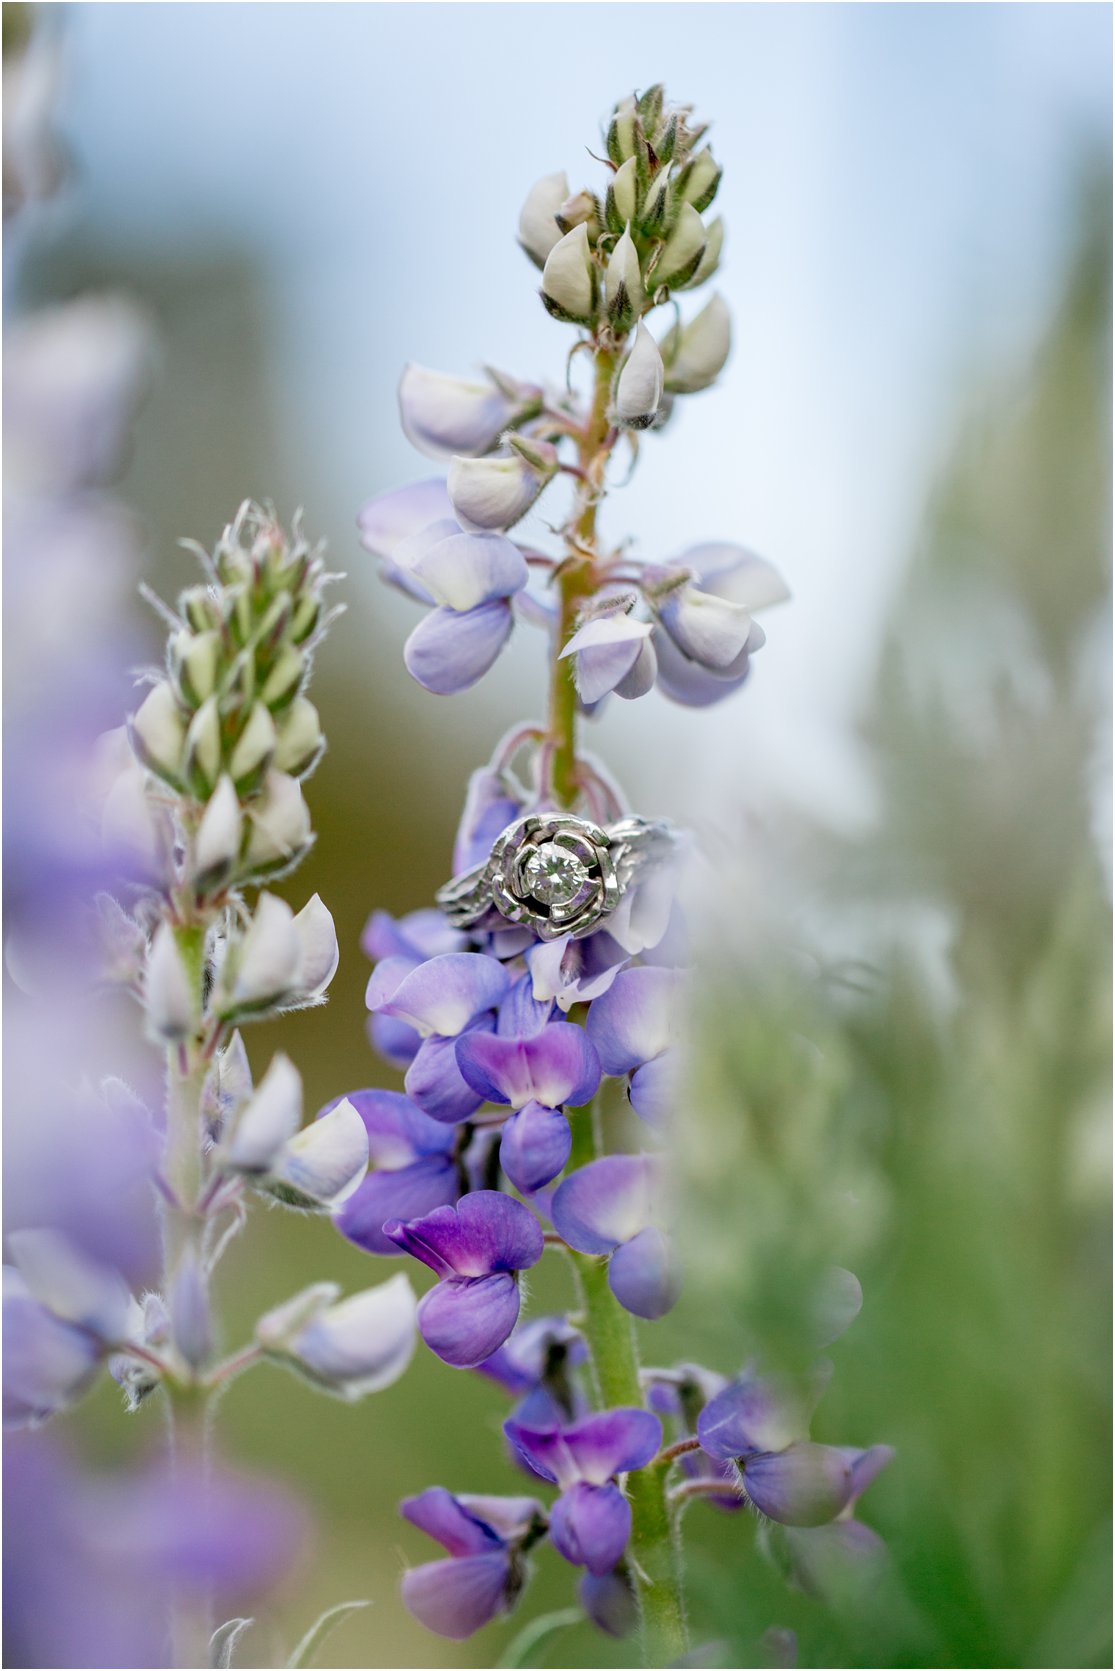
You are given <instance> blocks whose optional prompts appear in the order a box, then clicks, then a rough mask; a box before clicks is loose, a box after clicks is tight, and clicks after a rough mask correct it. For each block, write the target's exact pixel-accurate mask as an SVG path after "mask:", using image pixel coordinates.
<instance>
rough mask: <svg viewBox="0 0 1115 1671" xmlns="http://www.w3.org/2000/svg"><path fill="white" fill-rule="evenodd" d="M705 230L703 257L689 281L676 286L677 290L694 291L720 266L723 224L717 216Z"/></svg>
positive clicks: (722, 246)
mask: <svg viewBox="0 0 1115 1671" xmlns="http://www.w3.org/2000/svg"><path fill="white" fill-rule="evenodd" d="M707 230H708V243H707V244H706V245H705V253H704V255H702V257H701V259H700V261H698V263H697V271H696V272H695V273H694V274H693V277H692V278H691V279H687V280H686V282H685V283H684V284H679V285H678V287H677V288H678V289H679V290H696V289H697V287H698V285H701V284H704V282H705V280H706V279H710V278H711V277H712V275H713V273H715V271H716V269H717V268H718V267H719V265H720V255H721V251H722V250H723V248H724V222H723V221H722V220H721V218H720V216H719V215H717V217H716V219H715V220H714V221H713V222H712V224H711V225H710V226H709V227H708V229H707Z"/></svg>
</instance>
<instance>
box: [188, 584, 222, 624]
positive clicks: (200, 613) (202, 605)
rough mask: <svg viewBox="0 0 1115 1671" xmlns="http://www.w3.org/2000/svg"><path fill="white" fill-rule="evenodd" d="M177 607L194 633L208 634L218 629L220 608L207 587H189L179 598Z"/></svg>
mask: <svg viewBox="0 0 1115 1671" xmlns="http://www.w3.org/2000/svg"><path fill="white" fill-rule="evenodd" d="M178 607H179V609H180V610H181V612H182V614H183V615H184V616H185V618H186V621H187V622H188V624H189V625H190V627H192V629H193V630H194V632H197V633H202V632H209V631H211V630H213V629H215V628H219V627H220V624H221V611H220V606H219V604H218V602H217V599H216V598H215V597H214V596H213V593H212V592H211V591H210V589H209V587H208V586H190V587H189V588H188V589H187V590H186V591H185V592H183V593H182V594H181V596H180V597H179V599H178Z"/></svg>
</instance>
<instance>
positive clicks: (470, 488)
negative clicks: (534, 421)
mask: <svg viewBox="0 0 1115 1671" xmlns="http://www.w3.org/2000/svg"><path fill="white" fill-rule="evenodd" d="M581 230H583V228H582V229H581ZM521 439H522V438H521V437H519V436H513V437H511V438H510V440H511V442H512V443H521ZM529 446H530V450H531V454H532V456H531V458H530V459H528V458H526V457H525V456H524V455H523V452H522V451H521V450H514V451H512V453H511V455H510V456H509V457H504V458H455V459H454V460H453V462H452V464H451V465H450V466H449V478H448V481H447V482H446V486H447V488H448V490H449V498H450V500H451V501H452V504H453V509H454V511H455V512H456V513H457V516H458V518H459V520H460V521H461V522H462V523H463V525H464V526H465V527H466V528H471V529H474V530H476V531H478V532H483V531H485V530H488V529H504V528H510V527H511V526H512V525H513V524H514V523H516V522H518V521H519V518H520V517H522V516H525V515H526V513H527V511H528V510H529V509H530V507H531V506H532V505H533V503H534V501H535V500H536V499H537V497H538V495H539V494H540V493H541V491H542V489H543V488H544V487H545V486H546V483H547V482H548V481H549V480H550V479H551V477H552V476H553V475H554V474H555V472H556V470H557V450H556V448H554V447H552V446H550V444H549V443H548V442H532V443H529Z"/></svg>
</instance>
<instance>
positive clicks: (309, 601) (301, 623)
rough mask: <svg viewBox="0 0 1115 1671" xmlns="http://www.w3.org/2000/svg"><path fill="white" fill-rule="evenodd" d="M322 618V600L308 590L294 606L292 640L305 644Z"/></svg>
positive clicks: (291, 627)
mask: <svg viewBox="0 0 1115 1671" xmlns="http://www.w3.org/2000/svg"><path fill="white" fill-rule="evenodd" d="M320 619H321V601H320V599H319V598H317V597H316V596H315V595H314V594H313V593H312V592H308V593H307V594H306V596H305V597H304V598H301V599H300V600H299V602H298V603H297V604H296V605H295V607H294V613H293V614H292V615H291V618H290V641H291V643H292V644H304V643H305V642H306V640H307V638H309V636H310V634H311V633H312V632H313V630H314V628H315V627H316V626H317V624H318V621H319V620H320Z"/></svg>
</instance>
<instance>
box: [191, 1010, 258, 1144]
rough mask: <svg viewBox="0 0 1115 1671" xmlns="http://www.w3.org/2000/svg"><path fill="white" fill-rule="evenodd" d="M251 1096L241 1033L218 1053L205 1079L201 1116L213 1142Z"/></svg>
mask: <svg viewBox="0 0 1115 1671" xmlns="http://www.w3.org/2000/svg"><path fill="white" fill-rule="evenodd" d="M251 1094H252V1069H251V1064H250V1063H249V1061H248V1052H247V1051H246V1050H245V1048H244V1040H243V1039H242V1038H241V1036H240V1033H239V1031H237V1032H234V1033H233V1035H232V1037H231V1038H230V1039H229V1041H228V1043H227V1044H226V1045H225V1047H224V1049H223V1050H218V1052H217V1054H216V1056H214V1058H213V1063H212V1066H211V1067H210V1069H209V1072H208V1073H207V1074H206V1076H205V1084H204V1085H203V1086H202V1092H201V1113H202V1118H203V1119H204V1121H205V1127H206V1130H207V1131H208V1133H209V1135H210V1137H212V1138H213V1140H214V1142H215V1141H216V1140H217V1138H219V1137H220V1135H221V1133H222V1131H223V1130H224V1128H225V1126H226V1125H227V1124H228V1122H229V1121H230V1120H231V1119H232V1118H233V1117H234V1116H235V1115H236V1113H237V1112H238V1110H239V1109H240V1108H241V1107H242V1106H243V1104H244V1103H246V1102H247V1100H248V1098H249V1097H250V1096H251Z"/></svg>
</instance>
